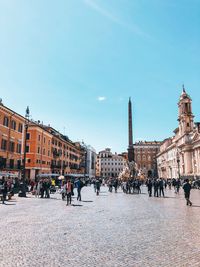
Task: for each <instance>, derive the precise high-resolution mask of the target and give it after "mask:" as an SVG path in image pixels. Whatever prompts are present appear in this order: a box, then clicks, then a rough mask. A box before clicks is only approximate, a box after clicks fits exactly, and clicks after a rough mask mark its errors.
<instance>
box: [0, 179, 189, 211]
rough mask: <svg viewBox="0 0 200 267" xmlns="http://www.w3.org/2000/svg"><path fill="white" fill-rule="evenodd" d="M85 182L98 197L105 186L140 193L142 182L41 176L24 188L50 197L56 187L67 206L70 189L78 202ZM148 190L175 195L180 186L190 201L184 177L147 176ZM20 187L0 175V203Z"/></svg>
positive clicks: (154, 193)
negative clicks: (172, 192) (75, 194)
mask: <svg viewBox="0 0 200 267" xmlns="http://www.w3.org/2000/svg"><path fill="white" fill-rule="evenodd" d="M87 183H89V184H93V186H94V192H95V193H96V195H97V196H98V195H99V193H100V188H101V186H105V185H106V186H107V187H108V191H109V192H110V193H112V192H113V191H114V192H115V193H117V191H118V188H119V187H121V189H122V191H123V192H124V193H126V194H134V193H137V194H140V193H141V185H142V184H144V182H143V181H141V180H139V179H135V178H130V179H128V180H125V181H121V180H118V179H117V178H110V179H107V180H105V179H100V178H94V179H91V180H89V181H87V182H86V181H85V180H84V179H81V178H77V179H69V178H67V179H64V180H62V181H59V180H55V179H51V178H42V179H39V180H36V181H30V183H29V184H28V185H27V191H30V192H31V193H32V194H34V195H35V197H40V198H50V194H51V193H55V192H57V191H58V190H59V192H60V193H61V195H62V199H63V200H66V201H67V204H66V205H71V202H72V196H74V188H76V190H77V201H81V190H82V188H83V187H84V186H85V185H87ZM145 184H146V186H147V190H148V195H149V197H152V196H154V197H165V189H166V188H167V187H168V188H169V190H171V189H174V192H175V193H176V194H179V190H180V188H181V187H182V188H183V190H184V193H185V199H186V204H187V205H190V206H191V205H192V202H191V201H190V191H191V188H192V185H191V182H190V181H189V180H188V179H186V180H185V181H184V182H183V181H182V180H181V179H168V180H165V179H163V178H158V179H151V178H148V179H147V180H146V182H145ZM17 188H20V182H19V181H18V179H17V178H11V177H1V178H0V197H1V200H2V203H3V204H4V203H5V201H6V197H8V199H10V198H11V197H12V196H13V195H14V191H15V190H14V189H17Z"/></svg>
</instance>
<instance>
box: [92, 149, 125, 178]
mask: <svg viewBox="0 0 200 267" xmlns="http://www.w3.org/2000/svg"><path fill="white" fill-rule="evenodd" d="M126 166H127V160H126V159H125V158H124V157H123V156H121V155H118V154H117V153H115V154H113V153H112V152H111V149H110V148H106V149H105V150H103V151H100V152H99V154H98V156H97V174H98V175H97V176H100V177H102V178H105V179H107V178H110V177H112V178H117V177H118V176H119V174H120V173H121V172H122V171H123V169H124V168H125V167H126Z"/></svg>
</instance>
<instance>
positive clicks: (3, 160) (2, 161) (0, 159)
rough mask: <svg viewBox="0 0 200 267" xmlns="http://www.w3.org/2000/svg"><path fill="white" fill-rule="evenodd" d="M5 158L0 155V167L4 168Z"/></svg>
mask: <svg viewBox="0 0 200 267" xmlns="http://www.w3.org/2000/svg"><path fill="white" fill-rule="evenodd" d="M6 161H7V159H6V158H2V157H0V168H6Z"/></svg>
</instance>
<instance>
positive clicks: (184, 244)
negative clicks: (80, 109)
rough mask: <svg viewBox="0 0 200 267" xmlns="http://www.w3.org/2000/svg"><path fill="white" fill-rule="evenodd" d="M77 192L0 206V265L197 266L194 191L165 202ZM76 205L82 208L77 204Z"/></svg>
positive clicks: (199, 231)
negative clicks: (63, 197) (66, 196)
mask: <svg viewBox="0 0 200 267" xmlns="http://www.w3.org/2000/svg"><path fill="white" fill-rule="evenodd" d="M142 191H143V193H142V194H141V195H136V194H135V195H126V194H123V193H122V192H119V193H117V194H115V193H108V190H107V188H102V192H101V194H100V196H96V195H95V194H94V191H93V188H92V187H85V188H83V190H82V198H83V200H84V201H83V202H77V201H76V199H75V198H74V199H73V204H74V206H68V207H67V206H66V203H65V202H63V201H62V200H61V196H60V195H58V194H57V195H56V194H55V195H52V198H51V199H36V198H35V197H32V196H29V197H28V198H26V199H23V198H18V197H15V198H14V199H13V200H12V202H9V203H8V204H9V205H0V218H1V220H0V237H1V242H0V266H1V267H3V266H6V267H12V266H15V267H16V266H20V267H21V266H25V267H28V266H39V267H40V266H45V267H46V266H47V267H48V266H52V267H54V266H55V267H57V266H72V267H73V266H74V267H84V266H88V267H95V266H98V267H99V266H100V267H107V266H110V267H115V266H116V267H122V266H127V267H146V266H148V267H168V266H170V267H184V266H185V267H186V266H187V267H188V266H200V227H199V225H200V190H193V191H192V193H191V195H192V196H191V200H192V201H193V204H194V206H192V207H189V206H186V205H185V200H184V197H183V192H182V191H181V192H180V194H179V195H175V194H174V191H173V190H171V191H170V190H168V191H167V192H166V196H167V197H166V198H154V197H152V198H149V197H148V195H147V194H146V188H145V187H144V188H143V189H142ZM78 205H80V206H78Z"/></svg>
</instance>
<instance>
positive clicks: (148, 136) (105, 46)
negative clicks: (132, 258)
mask: <svg viewBox="0 0 200 267" xmlns="http://www.w3.org/2000/svg"><path fill="white" fill-rule="evenodd" d="M183 83H184V84H185V88H186V90H187V91H188V93H189V94H190V95H191V97H192V99H193V111H194V114H195V120H196V121H200V108H199V107H200V106H199V99H200V0H56V1H53V0H18V1H16V0H0V97H2V99H3V102H4V104H5V105H7V106H9V107H10V108H12V109H14V110H16V111H17V112H19V113H20V114H24V113H25V109H26V106H27V105H29V106H30V111H31V115H32V118H33V119H35V120H41V121H43V122H44V123H45V124H49V123H50V124H51V125H52V126H53V127H55V128H57V129H58V130H60V131H61V132H63V133H65V134H67V135H68V136H69V137H70V138H71V139H72V140H73V141H76V140H80V141H81V140H84V142H86V143H87V144H90V145H92V146H93V147H95V148H96V150H97V151H99V150H102V149H104V148H105V147H111V148H112V150H113V151H116V152H121V151H126V149H127V144H128V132H127V128H128V119H127V103H128V98H129V96H131V98H132V101H133V108H134V111H133V119H134V124H133V125H134V139H135V140H138V139H143V140H163V139H164V138H166V137H169V136H171V135H172V131H173V130H174V128H176V127H177V102H178V98H179V95H180V93H181V90H182V84H183Z"/></svg>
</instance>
